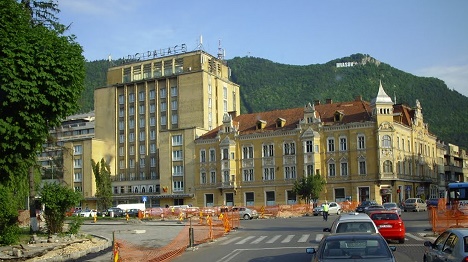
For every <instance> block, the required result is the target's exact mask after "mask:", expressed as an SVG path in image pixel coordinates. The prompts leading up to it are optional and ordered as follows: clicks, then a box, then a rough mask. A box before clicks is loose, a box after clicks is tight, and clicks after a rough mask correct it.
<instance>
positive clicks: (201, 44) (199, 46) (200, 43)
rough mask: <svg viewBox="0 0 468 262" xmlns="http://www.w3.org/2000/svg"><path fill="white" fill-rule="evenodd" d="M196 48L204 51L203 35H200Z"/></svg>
mask: <svg viewBox="0 0 468 262" xmlns="http://www.w3.org/2000/svg"><path fill="white" fill-rule="evenodd" d="M196 49H197V50H202V51H205V50H203V35H200V42H199V43H198V46H197V48H196Z"/></svg>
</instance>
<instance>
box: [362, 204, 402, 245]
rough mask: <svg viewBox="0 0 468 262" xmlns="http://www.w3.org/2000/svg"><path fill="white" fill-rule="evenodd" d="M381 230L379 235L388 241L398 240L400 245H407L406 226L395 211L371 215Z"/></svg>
mask: <svg viewBox="0 0 468 262" xmlns="http://www.w3.org/2000/svg"><path fill="white" fill-rule="evenodd" d="M369 217H370V218H371V219H372V221H374V223H375V225H376V226H377V228H378V229H379V233H380V234H381V235H382V236H383V237H384V238H385V239H386V240H398V243H400V244H403V243H405V233H406V229H405V224H404V223H403V220H401V217H400V216H399V215H398V214H397V213H396V212H395V211H393V210H392V211H374V212H371V213H370V214H369Z"/></svg>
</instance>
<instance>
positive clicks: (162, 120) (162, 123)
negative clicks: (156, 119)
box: [161, 116, 167, 126]
mask: <svg viewBox="0 0 468 262" xmlns="http://www.w3.org/2000/svg"><path fill="white" fill-rule="evenodd" d="M161 125H162V126H165V125H167V118H166V116H161Z"/></svg>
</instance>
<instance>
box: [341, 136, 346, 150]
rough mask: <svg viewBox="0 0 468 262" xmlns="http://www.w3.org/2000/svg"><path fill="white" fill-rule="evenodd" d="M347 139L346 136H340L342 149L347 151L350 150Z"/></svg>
mask: <svg viewBox="0 0 468 262" xmlns="http://www.w3.org/2000/svg"><path fill="white" fill-rule="evenodd" d="M347 143H348V142H347V139H346V137H340V151H346V150H348V145H347Z"/></svg>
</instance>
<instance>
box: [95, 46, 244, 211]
mask: <svg viewBox="0 0 468 262" xmlns="http://www.w3.org/2000/svg"><path fill="white" fill-rule="evenodd" d="M229 74H230V71H229V68H228V67H227V65H226V64H225V62H224V61H223V60H221V59H218V58H216V57H213V56H211V55H209V54H207V53H205V52H203V51H201V50H199V51H194V52H181V53H179V54H174V55H171V56H166V57H158V58H153V59H149V60H146V61H138V62H134V63H130V64H125V65H120V66H115V67H112V68H110V69H109V72H108V74H107V84H108V85H107V86H106V87H102V88H98V89H96V91H95V113H96V138H97V139H99V140H103V141H109V142H111V143H112V144H114V145H115V148H114V150H113V151H109V152H108V153H109V154H111V155H112V157H113V158H112V159H113V160H114V161H113V162H112V164H113V166H112V168H113V170H115V173H113V174H112V175H113V182H112V186H113V192H114V200H115V201H114V202H115V204H119V203H133V202H142V201H144V200H143V197H146V198H145V200H146V201H148V204H147V206H165V205H180V204H193V197H194V191H195V189H194V179H193V173H194V166H193V159H194V143H193V141H194V139H195V138H196V137H197V136H200V135H202V134H204V133H206V132H208V131H210V130H211V129H213V128H214V127H216V126H218V125H220V124H221V122H222V118H223V114H224V113H225V112H235V111H238V110H240V99H239V97H240V96H239V86H238V85H237V84H234V83H233V82H231V81H230V79H229V77H230V75H229Z"/></svg>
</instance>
